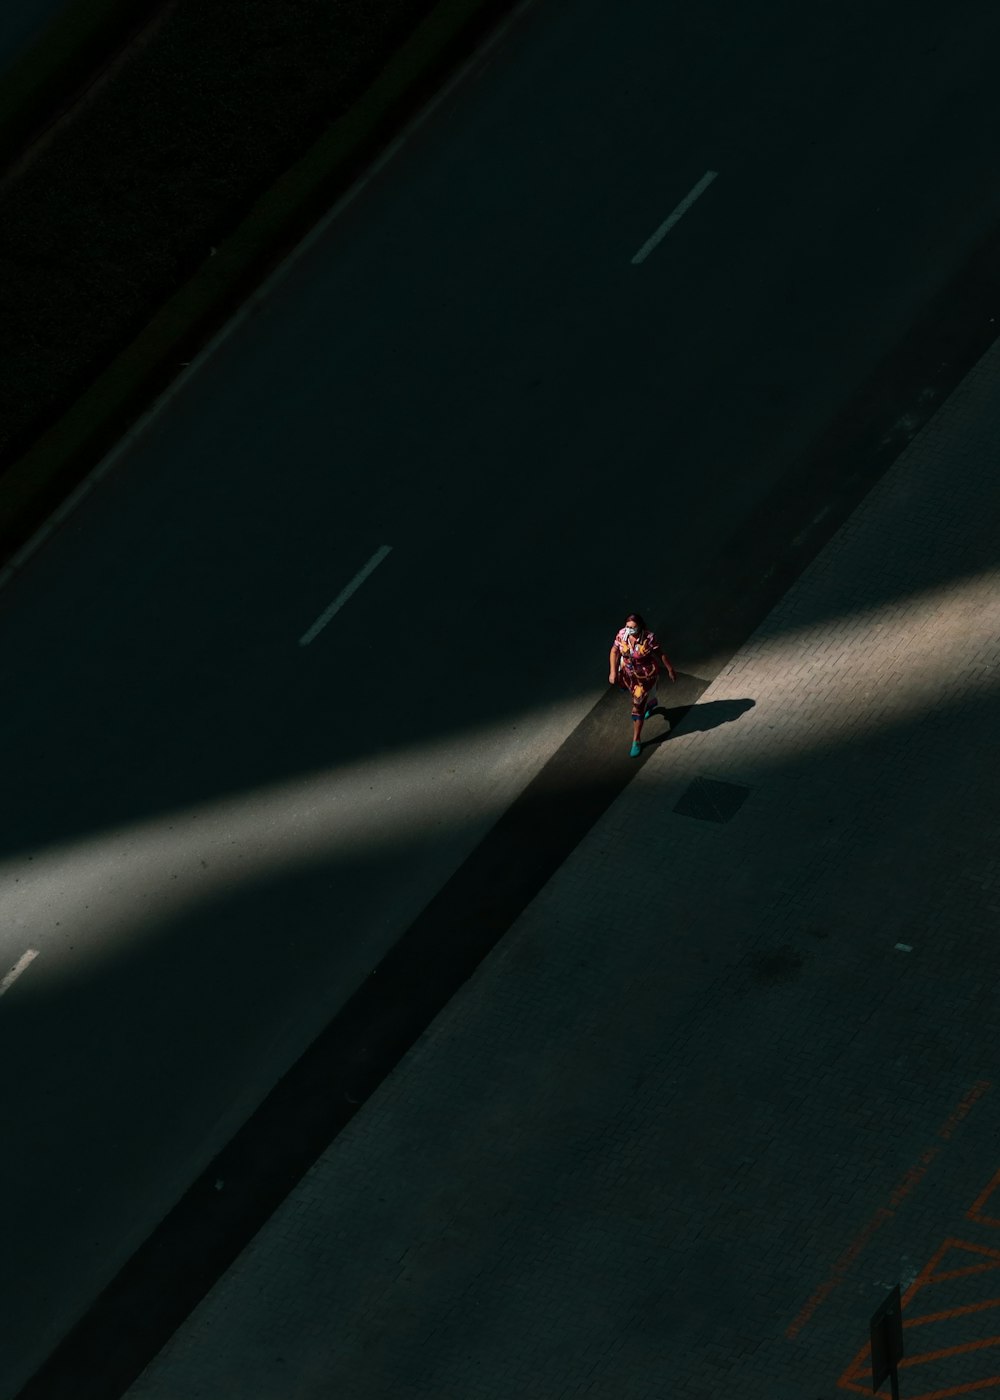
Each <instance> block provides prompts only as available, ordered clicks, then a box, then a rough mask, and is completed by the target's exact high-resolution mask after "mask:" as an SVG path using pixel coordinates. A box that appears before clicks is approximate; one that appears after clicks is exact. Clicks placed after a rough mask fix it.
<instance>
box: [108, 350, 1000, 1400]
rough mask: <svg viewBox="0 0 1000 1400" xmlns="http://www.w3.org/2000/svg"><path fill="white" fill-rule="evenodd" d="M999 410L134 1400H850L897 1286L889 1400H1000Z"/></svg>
mask: <svg viewBox="0 0 1000 1400" xmlns="http://www.w3.org/2000/svg"><path fill="white" fill-rule="evenodd" d="M998 375H1000V346H998V348H994V349H993V350H991V351H990V352H989V354H988V355H987V356H986V357H985V358H984V359H983V360H982V361H981V362H980V364H979V365H978V366H977V368H976V370H975V371H974V372H973V373H972V374H971V375H970V376H969V377H968V379H967V380H966V381H965V382H964V383H963V385H962V386H961V388H960V389H959V390H958V391H957V392H956V393H955V394H954V395H953V396H952V398H951V399H950V400H949V401H948V402H947V404H945V405H944V406H943V407H942V408H941V410H940V411H939V412H938V413H937V415H936V416H935V417H934V418H933V419H932V420H931V422H930V423H929V425H928V427H927V429H926V430H925V431H924V432H923V433H922V434H920V436H919V437H917V438H916V439H915V440H914V441H913V443H912V444H911V446H910V448H909V450H908V451H907V452H906V453H905V454H904V456H903V457H902V458H901V459H900V460H899V462H898V463H897V464H896V465H895V467H894V468H893V469H892V470H891V471H890V473H889V474H888V475H887V476H886V477H885V478H884V479H883V481H882V482H881V483H880V485H879V486H878V487H877V488H876V490H875V491H874V492H873V493H872V494H871V495H870V496H869V498H868V499H867V500H866V501H865V502H864V504H863V505H862V507H861V508H860V509H859V510H858V511H857V512H856V514H855V515H854V516H853V517H852V519H851V520H850V522H849V523H848V525H847V526H846V527H845V528H844V529H843V530H841V531H840V532H839V533H838V534H837V535H836V536H835V538H834V539H833V540H832V542H831V543H830V545H829V546H828V547H827V548H826V549H825V550H824V551H823V552H822V553H821V555H820V556H819V557H818V558H817V559H816V561H815V562H814V564H813V565H812V566H811V567H810V568H809V569H808V571H807V572H806V574H805V575H804V576H803V577H802V578H801V580H800V581H799V582H798V584H797V585H796V586H795V587H794V588H793V589H792V590H791V591H790V592H789V593H788V595H787V596H786V597H785V599H784V600H783V601H782V603H781V605H780V606H779V607H778V608H777V609H776V610H775V611H774V612H773V613H772V614H771V615H770V616H769V617H768V618H767V619H766V621H765V622H764V624H763V625H762V626H761V627H760V628H759V629H758V631H757V633H756V634H755V635H754V636H753V637H752V638H751V639H750V641H749V642H748V644H747V645H746V646H745V647H744V648H743V649H742V650H741V651H740V653H739V654H738V655H737V656H736V657H735V658H734V660H733V661H732V663H731V664H730V665H729V666H728V667H727V668H726V669H725V670H724V672H723V673H722V674H721V675H720V676H719V677H718V679H717V680H716V681H715V682H714V683H713V684H712V685H711V687H710V688H709V689H708V690H707V691H706V693H705V695H704V697H703V700H702V702H701V704H700V705H699V706H697V707H696V708H695V709H693V710H692V711H691V712H690V714H689V716H688V719H687V721H686V722H685V724H684V725H683V726H682V727H681V729H680V730H679V731H678V732H677V733H676V734H675V735H674V736H673V737H672V738H671V739H670V740H669V741H668V742H667V743H665V744H662V745H658V746H656V748H655V751H653V752H652V753H651V754H650V756H649V758H648V760H647V761H646V762H645V763H644V764H643V766H642V769H641V771H640V772H639V773H638V774H637V776H636V778H635V780H634V781H633V783H632V784H631V785H630V787H629V788H628V789H627V791H626V792H625V794H624V795H623V796H622V797H621V798H620V799H619V800H618V801H617V803H616V804H615V805H614V806H613V808H612V809H611V810H610V811H609V812H608V814H607V815H606V817H605V818H604V819H603V820H602V821H601V822H600V823H599V824H598V825H597V826H596V827H595V828H594V830H593V831H592V833H591V834H590V835H589V836H588V838H587V839H586V840H585V841H583V843H582V844H581V845H580V846H579V848H578V849H577V851H576V852H575V854H574V855H573V857H572V858H571V859H570V860H569V861H568V862H567V863H566V864H565V865H564V866H563V867H562V868H561V869H560V870H559V872H558V873H557V874H556V876H555V877H554V878H553V879H552V880H551V882H550V883H549V885H548V886H547V887H546V889H545V890H544V891H543V893H542V894H541V895H540V896H539V898H538V899H536V900H535V901H534V903H533V904H532V905H531V906H530V907H529V908H528V909H527V911H526V912H525V913H524V915H523V916H522V917H521V919H520V920H519V921H518V922H517V924H516V925H515V926H514V928H513V929H512V930H511V932H510V933H509V935H508V936H507V937H506V938H505V939H504V940H503V941H502V943H501V944H500V945H499V946H498V948H497V950H496V951H495V953H494V954H493V955H492V956H491V957H490V958H489V959H488V960H487V961H486V963H485V964H484V965H483V967H482V968H481V969H480V971H479V973H478V974H477V975H476V976H475V977H474V978H473V979H472V981H471V982H470V983H469V984H468V985H467V986H466V987H465V989H464V990H463V991H462V993H461V994H460V995H459V996H458V997H456V998H455V999H454V1001H453V1002H452V1003H451V1004H450V1005H449V1006H448V1008H447V1009H446V1010H445V1012H444V1013H443V1014H442V1015H441V1016H440V1017H439V1018H438V1020H437V1021H436V1022H435V1023H434V1024H433V1025H432V1026H431V1027H430V1029H429V1031H428V1032H427V1034H426V1035H425V1036H424V1037H423V1038H422V1039H421V1040H420V1042H419V1043H418V1044H417V1046H416V1047H415V1049H414V1050H413V1052H412V1053H411V1054H409V1055H408V1056H407V1057H406V1058H405V1059H404V1060H403V1062H402V1063H401V1064H400V1066H399V1067H398V1069H397V1071H396V1072H395V1073H394V1074H393V1075H391V1076H390V1078H389V1079H388V1080H387V1081H386V1082H385V1083H384V1084H383V1086H382V1088H381V1089H380V1090H379V1091H378V1092H377V1093H376V1094H375V1095H374V1097H373V1098H372V1099H371V1100H370V1101H369V1102H368V1104H367V1105H366V1106H365V1107H364V1108H363V1109H362V1110H361V1111H360V1112H359V1113H358V1115H357V1116H356V1117H355V1118H354V1119H353V1121H352V1122H351V1124H350V1126H349V1127H348V1129H347V1130H346V1131H345V1132H344V1133H343V1134H342V1135H341V1136H340V1137H339V1138H338V1140H337V1141H336V1142H335V1143H334V1145H333V1146H332V1147H331V1149H330V1150H329V1151H328V1152H327V1153H326V1154H325V1155H324V1156H323V1158H322V1159H321V1160H320V1161H319V1162H318V1163H317V1165H316V1166H315V1168H314V1169H313V1170H312V1171H311V1172H310V1173H309V1175H308V1176H307V1177H306V1178H305V1179H304V1181H303V1182H302V1183H301V1185H300V1187H299V1188H298V1189H297V1190H296V1191H295V1192H294V1193H293V1195H292V1196H291V1197H290V1198H289V1199H288V1200H287V1202H286V1203H285V1205H284V1206H283V1208H282V1209H281V1210H280V1211H279V1212H278V1213H277V1215H276V1216H275V1217H274V1218H273V1219H272V1221H271V1222H270V1223H269V1224H268V1226H267V1227H266V1228H265V1229H264V1230H263V1231H262V1232H261V1233H260V1234H259V1235H258V1236H257V1238H256V1239H255V1240H254V1241H253V1242H252V1244H251V1245H250V1247H249V1248H248V1249H247V1250H246V1251H245V1252H244V1254H243V1255H242V1256H241V1257H240V1259H239V1260H238V1261H237V1263H236V1265H235V1266H234V1267H233V1268H232V1269H231V1270H230V1271H229V1273H228V1274H227V1275H226V1276H225V1277H224V1278H223V1279H222V1280H221V1281H220V1282H219V1284H218V1285H217V1286H216V1288H215V1289H214V1290H213V1292H212V1293H211V1294H210V1295H209V1296H208V1298H206V1300H205V1301H204V1303H203V1304H202V1306H201V1307H200V1308H198V1309H197V1310H196V1312H195V1313H194V1314H193V1315H192V1317H191V1318H190V1319H189V1320H188V1322H187V1324H186V1325H185V1326H184V1327H183V1328H182V1329H181V1330H180V1332H179V1333H178V1334H177V1335H176V1336H175V1338H174V1339H173V1340H172V1342H171V1343H170V1344H169V1345H168V1346H167V1347H166V1348H165V1349H164V1351H163V1352H162V1353H161V1354H160V1356H159V1357H158V1358H157V1359H156V1360H155V1362H154V1363H153V1364H152V1365H151V1366H150V1367H149V1368H148V1369H147V1371H146V1372H145V1373H144V1375H143V1376H142V1377H141V1378H140V1380H139V1381H138V1382H137V1383H136V1384H135V1385H134V1386H133V1387H132V1389H131V1390H130V1391H129V1400H196V1397H205V1398H206V1400H233V1397H240V1398H241V1400H244V1397H245V1400H314V1398H315V1400H320V1397H323V1400H328V1398H329V1397H334V1396H337V1397H339V1396H343V1397H349V1400H408V1398H409V1397H416V1396H430V1397H434V1398H435V1400H515V1397H516V1398H517V1400H530V1398H531V1397H538V1400H559V1397H570V1396H573V1397H575V1396H587V1397H597V1398H599V1400H631V1397H635V1398H636V1400H652V1398H653V1397H666V1398H668V1400H709V1397H712V1400H717V1397H721V1396H726V1397H734V1400H735V1398H736V1397H738V1400H757V1398H758V1397H759V1400H827V1398H829V1400H834V1397H836V1396H838V1395H842V1394H850V1393H852V1392H853V1393H870V1379H869V1378H868V1372H867V1370H866V1367H867V1356H866V1354H865V1353H864V1352H863V1348H864V1347H865V1343H866V1338H867V1324H868V1318H869V1316H870V1314H871V1312H872V1311H873V1309H874V1308H875V1307H876V1306H877V1304H878V1303H879V1302H880V1301H881V1300H882V1298H883V1296H884V1295H885V1293H886V1292H887V1290H888V1288H889V1287H890V1286H891V1285H892V1284H894V1283H895V1282H897V1281H901V1282H902V1283H903V1285H904V1287H906V1288H908V1290H909V1291H908V1292H907V1294H906V1302H905V1305H904V1318H905V1319H906V1323H907V1325H906V1329H905V1338H906V1346H907V1351H908V1355H909V1357H910V1358H911V1359H910V1361H909V1362H908V1364H907V1365H906V1366H905V1367H904V1369H903V1370H902V1372H901V1392H902V1395H903V1397H904V1400H921V1398H922V1400H930V1397H932V1396H944V1395H948V1396H952V1395H957V1394H963V1393H966V1392H969V1391H972V1390H973V1389H974V1390H975V1393H976V1394H980V1393H984V1394H989V1393H990V1391H991V1389H992V1387H994V1386H995V1387H996V1388H997V1394H998V1400H1000V1181H998V1178H997V1176H996V1173H997V1169H998V1168H1000V1043H998V1036H997V992H996V985H997V973H998V971H1000V819H998V816H997V802H996V792H997V769H998V760H997V732H998V720H1000V705H998V678H1000V568H998V557H1000V532H998V528H997V522H998V510H997V508H998V505H1000V471H998V464H1000V381H998ZM665 630H666V631H668V630H669V629H665ZM680 660H681V661H682V659H680ZM595 664H597V665H598V668H600V664H601V661H600V658H598V659H597V663H595ZM657 729H658V722H657V721H653V722H651V723H650V725H649V726H648V727H647V735H646V737H650V738H653V737H655V735H656V733H657ZM627 730H628V726H627V723H626V721H625V718H624V712H623V722H622V731H621V732H622V743H623V745H626V746H627V743H628V733H627ZM710 784H726V785H736V786H737V787H738V788H739V789H745V794H743V793H741V792H739V791H737V792H735V793H734V792H733V791H732V789H731V788H730V787H724V788H716V787H712V786H710ZM692 785H694V786H693V789H692ZM741 796H742V797H743V800H742V803H741V805H739V807H738V810H736V811H735V812H734V814H732V815H731V816H729V817H728V819H727V820H724V821H717V820H706V819H705V816H706V815H709V814H710V813H711V812H712V811H713V810H714V812H715V813H716V814H717V815H725V807H724V803H725V801H727V800H728V799H730V798H731V799H733V801H734V803H735V800H736V799H738V798H740V797H741ZM682 799H683V800H684V801H686V802H687V803H692V804H693V805H694V807H695V808H696V809H697V810H700V811H701V812H702V813H703V815H702V816H698V815H693V816H692V815H683V813H682V811H681V810H678V805H677V804H678V802H679V801H682ZM993 1185H996V1186H997V1189H996V1191H995V1193H993V1192H992V1191H991V1187H992V1186H993ZM984 1342H985V1344H983V1343H984ZM994 1343H997V1345H994ZM852 1366H853V1368H854V1369H853V1371H852ZM852 1377H855V1378H854V1379H852Z"/></svg>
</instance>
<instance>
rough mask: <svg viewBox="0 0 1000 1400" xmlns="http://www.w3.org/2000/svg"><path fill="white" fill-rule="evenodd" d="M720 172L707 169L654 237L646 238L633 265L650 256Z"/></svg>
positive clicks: (633, 260)
mask: <svg viewBox="0 0 1000 1400" xmlns="http://www.w3.org/2000/svg"><path fill="white" fill-rule="evenodd" d="M718 173H719V172H718V171H717V170H706V171H705V173H704V175H703V176H702V177H701V179H700V180H699V181H698V183H697V184H696V185H695V187H694V189H693V190H692V191H691V193H690V194H687V195H685V196H684V198H683V199H682V200H681V202H680V204H678V206H677V208H676V209H675V210H674V212H673V213H672V214H671V215H670V217H669V218H667V219H664V221H663V223H662V224H661V225H660V227H659V228H658V229H657V230H656V232H655V233H654V234H653V236H652V238H647V239H646V241H645V243H644V244H643V245H642V247H641V248H640V249H639V251H638V253H636V255H635V257H634V258H633V259H632V263H633V265H634V264H636V263H641V262H644V261H645V260H646V258H648V257H649V255H650V253H651V252H652V251H653V249H654V248H655V247H656V245H657V243H659V242H660V240H661V239H662V238H664V237H665V236H666V235H667V234H668V233H669V232H670V230H671V229H672V228H673V226H674V224H676V222H677V220H678V219H679V218H681V216H682V215H684V214H686V213H687V211H688V210H689V209H690V208H691V205H692V204H693V203H694V202H695V200H696V199H697V198H698V196H699V195H702V194H704V193H705V191H706V190H707V189H708V187H709V185H710V184H711V183H712V181H713V180H714V179H715V177H716V175H718Z"/></svg>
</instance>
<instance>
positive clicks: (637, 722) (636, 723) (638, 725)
mask: <svg viewBox="0 0 1000 1400" xmlns="http://www.w3.org/2000/svg"><path fill="white" fill-rule="evenodd" d="M641 733H642V715H633V716H632V748H631V750H630V753H631V756H632V758H636V757H637V756H638V753H639V735H640V734H641Z"/></svg>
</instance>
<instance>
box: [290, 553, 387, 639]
mask: <svg viewBox="0 0 1000 1400" xmlns="http://www.w3.org/2000/svg"><path fill="white" fill-rule="evenodd" d="M391 551H392V545H391V544H383V545H379V547H378V549H376V551H375V553H374V554H373V555H372V557H371V558H370V559H369V560H368V563H367V564H366V565H365V567H364V568H363V569H361V570H360V572H358V573H356V574H355V575H354V577H353V578H352V579H351V581H350V583H349V584H348V585H347V587H346V588H342V589H341V590H340V592H339V593H338V594H337V596H336V598H334V600H333V602H332V603H331V604H330V606H329V607H328V608H327V610H326V612H325V613H321V614H320V616H319V617H318V618H317V619H316V621H315V622H314V623H313V625H312V626H311V627H310V628H309V631H308V632H306V633H305V635H304V636H302V637H300V638H299V646H300V647H307V646H308V645H309V643H310V642H311V641H312V640H313V638H314V637H317V636H318V635H319V634H320V632H322V630H323V628H324V627H325V626H326V624H327V623H328V622H329V621H330V618H331V617H333V615H334V613H335V612H337V611H339V609H340V608H342V607H343V606H344V604H345V603H346V602H347V600H348V598H350V596H351V594H352V593H356V592H357V591H358V589H359V588H360V587H361V585H362V584H363V583H364V581H365V579H366V578H367V577H368V575H369V574H372V573H374V572H375V570H376V569H377V568H378V566H379V565H380V564H381V562H382V560H383V559H384V558H385V557H386V555H387V554H389V553H391Z"/></svg>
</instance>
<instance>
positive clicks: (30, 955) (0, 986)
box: [0, 948, 38, 997]
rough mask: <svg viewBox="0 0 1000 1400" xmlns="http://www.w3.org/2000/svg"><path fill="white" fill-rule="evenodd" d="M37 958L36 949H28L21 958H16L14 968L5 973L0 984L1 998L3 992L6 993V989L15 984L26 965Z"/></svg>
mask: <svg viewBox="0 0 1000 1400" xmlns="http://www.w3.org/2000/svg"><path fill="white" fill-rule="evenodd" d="M37 957H38V949H37V948H29V949H28V951H27V952H26V953H22V954H21V956H20V957H19V958H18V960H17V962H16V963H15V964H14V966H13V967H12V968H11V970H10V971H9V972H8V973H7V976H6V977H5V978H4V979H3V981H2V982H0V997H2V996H3V994H4V992H6V991H7V990H8V988H10V987H12V986H13V985H14V983H15V982H16V981H17V979H18V978H19V977H20V975H21V973H22V972H23V971H24V969H25V968H26V967H27V966H28V964H29V963H31V962H34V960H35V959H36V958H37Z"/></svg>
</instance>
